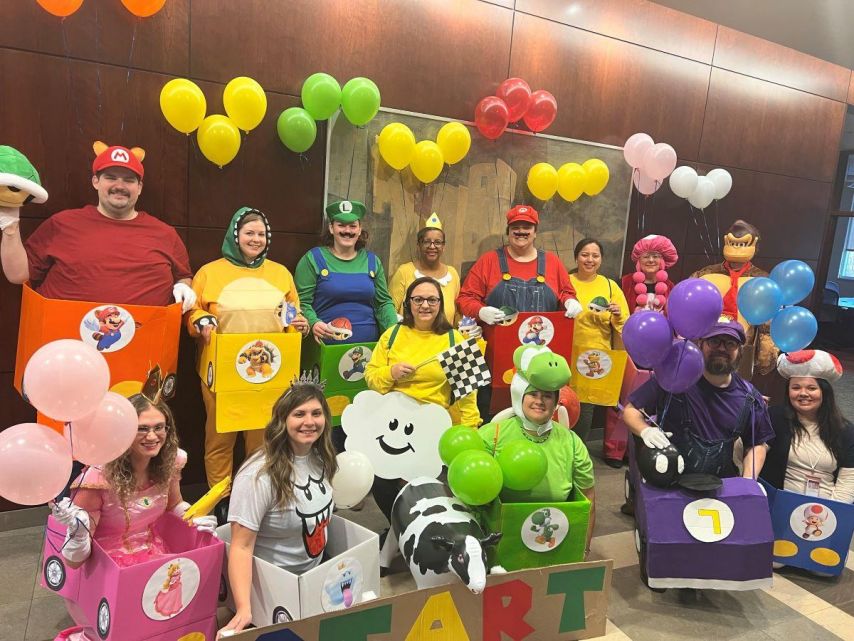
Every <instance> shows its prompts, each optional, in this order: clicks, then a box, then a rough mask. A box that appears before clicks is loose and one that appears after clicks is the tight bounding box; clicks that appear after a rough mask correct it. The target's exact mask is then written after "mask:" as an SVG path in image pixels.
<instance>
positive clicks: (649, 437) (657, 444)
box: [640, 427, 670, 450]
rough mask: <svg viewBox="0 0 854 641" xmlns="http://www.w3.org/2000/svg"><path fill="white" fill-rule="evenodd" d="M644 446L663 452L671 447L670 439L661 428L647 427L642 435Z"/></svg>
mask: <svg viewBox="0 0 854 641" xmlns="http://www.w3.org/2000/svg"><path fill="white" fill-rule="evenodd" d="M640 437H641V438H642V439H643V442H644V445H646V446H647V447H648V448H650V449H654V450H663V449H664V448H665V447H667V446H668V445H670V439H669V438H667V435H666V434H665V433H664V432H663V431H662V430H661V428H659V427H645V428H643V431H642V432H641V433H640Z"/></svg>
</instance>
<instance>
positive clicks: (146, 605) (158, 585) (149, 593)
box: [142, 557, 200, 621]
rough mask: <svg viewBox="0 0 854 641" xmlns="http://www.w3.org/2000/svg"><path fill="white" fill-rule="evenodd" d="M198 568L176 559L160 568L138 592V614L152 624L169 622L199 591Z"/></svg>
mask: <svg viewBox="0 0 854 641" xmlns="http://www.w3.org/2000/svg"><path fill="white" fill-rule="evenodd" d="M199 576H200V573H199V566H198V565H196V563H195V561H193V560H192V559H187V558H184V557H177V558H174V559H170V560H169V561H167V562H166V563H164V564H163V565H161V566H160V567H159V568H157V570H155V571H154V573H153V574H152V575H151V578H149V579H148V582H147V583H146V584H145V589H144V590H143V591H142V611H143V612H145V616H147V617H148V618H149V619H153V620H155V621H165V620H166V619H171V618H173V617H175V616H177V615H178V614H180V613H181V612H183V611H184V608H186V607H187V606H188V605H190V602H191V601H192V600H193V598H194V597H195V596H196V592H198V590H199Z"/></svg>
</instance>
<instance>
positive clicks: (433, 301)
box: [409, 296, 439, 307]
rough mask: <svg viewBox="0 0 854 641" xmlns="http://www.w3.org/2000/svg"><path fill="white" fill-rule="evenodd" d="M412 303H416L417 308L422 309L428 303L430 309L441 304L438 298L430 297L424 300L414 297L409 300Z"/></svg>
mask: <svg viewBox="0 0 854 641" xmlns="http://www.w3.org/2000/svg"><path fill="white" fill-rule="evenodd" d="M409 302H410V303H415V306H416V307H421V306H422V305H423V304H424V303H427V304H428V305H429V306H430V307H436V305H438V304H439V298H438V297H436V296H428V297H427V298H424V297H423V296H413V297H412V298H410V299H409Z"/></svg>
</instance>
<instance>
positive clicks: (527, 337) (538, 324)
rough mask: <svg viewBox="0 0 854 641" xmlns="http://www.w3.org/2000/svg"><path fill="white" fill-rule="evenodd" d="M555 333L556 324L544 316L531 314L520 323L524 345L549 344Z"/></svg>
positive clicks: (520, 334)
mask: <svg viewBox="0 0 854 641" xmlns="http://www.w3.org/2000/svg"><path fill="white" fill-rule="evenodd" d="M554 335H555V326H554V325H553V324H552V322H551V321H550V320H549V319H548V318H545V317H543V316H530V317H528V318H526V319H525V320H524V321H522V323H520V325H519V342H520V343H521V344H522V345H548V344H549V343H551V342H552V339H553V338H554Z"/></svg>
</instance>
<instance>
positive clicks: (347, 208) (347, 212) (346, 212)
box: [326, 200, 367, 223]
mask: <svg viewBox="0 0 854 641" xmlns="http://www.w3.org/2000/svg"><path fill="white" fill-rule="evenodd" d="M366 211H367V209H365V205H364V203H360V202H359V201H358V200H339V201H336V202H334V203H330V204H328V205H327V206H326V217H327V218H328V219H329V221H330V222H335V223H355V222H357V221H359V220H362V218H363V217H364V215H365V212H366Z"/></svg>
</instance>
